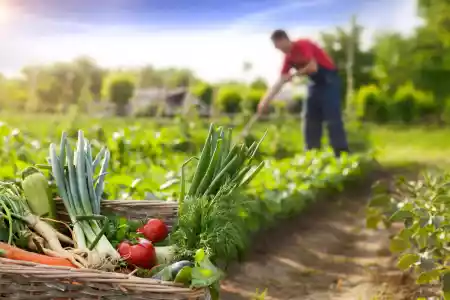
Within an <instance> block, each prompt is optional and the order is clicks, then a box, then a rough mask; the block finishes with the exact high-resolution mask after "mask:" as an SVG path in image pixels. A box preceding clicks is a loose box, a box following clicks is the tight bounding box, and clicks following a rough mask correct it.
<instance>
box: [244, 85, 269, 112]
mask: <svg viewBox="0 0 450 300" xmlns="http://www.w3.org/2000/svg"><path fill="white" fill-rule="evenodd" d="M264 94H265V90H263V89H254V88H253V89H251V90H250V91H249V92H248V93H247V95H246V97H245V98H244V99H243V100H242V102H241V109H242V111H245V112H250V113H255V112H256V110H257V108H258V103H259V101H260V100H261V98H262V97H263V96H264Z"/></svg>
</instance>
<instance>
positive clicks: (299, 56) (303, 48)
mask: <svg viewBox="0 0 450 300" xmlns="http://www.w3.org/2000/svg"><path fill="white" fill-rule="evenodd" d="M311 59H314V60H315V61H316V62H317V64H318V65H320V66H321V67H322V68H325V69H329V70H336V66H335V65H334V62H333V60H332V59H331V57H330V56H329V55H328V54H327V53H326V52H325V51H324V50H323V49H322V48H320V47H319V46H318V45H316V44H315V43H313V42H311V41H310V40H307V39H301V40H298V41H295V42H293V45H292V49H291V52H290V53H288V54H286V56H285V57H284V62H283V68H282V69H281V74H282V75H286V74H289V71H290V70H291V68H295V69H297V70H298V69H301V68H302V67H304V66H305V65H306V64H307V63H308V62H309V61H310V60H311Z"/></svg>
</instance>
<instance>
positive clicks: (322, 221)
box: [221, 171, 415, 300]
mask: <svg viewBox="0 0 450 300" xmlns="http://www.w3.org/2000/svg"><path fill="white" fill-rule="evenodd" d="M380 178H382V180H391V178H392V175H391V172H389V173H386V171H384V172H377V174H376V175H375V176H374V178H373V179H371V180H369V182H368V183H367V184H364V185H363V187H360V186H355V187H352V188H349V192H347V193H345V194H342V195H339V196H337V197H334V199H323V200H321V201H319V202H318V203H317V204H316V205H315V206H314V207H313V208H311V209H310V210H309V211H307V212H305V213H303V214H302V215H301V216H299V217H297V218H295V219H292V220H288V221H286V222H283V223H282V224H280V226H278V227H277V228H276V229H273V230H270V231H268V232H266V233H264V234H263V235H262V236H261V237H258V238H257V239H256V241H255V244H254V247H253V251H252V253H251V254H250V255H249V258H248V259H247V261H246V262H244V263H241V264H236V265H235V266H232V268H231V269H230V270H228V274H229V275H228V277H227V279H226V280H225V281H224V282H223V284H222V297H221V298H222V299H224V300H241V299H255V298H253V296H254V295H255V292H256V290H257V289H259V291H260V292H262V291H263V290H264V289H266V288H267V289H268V294H267V295H268V296H266V297H265V299H266V300H288V299H298V300H300V299H301V300H329V299H331V300H406V299H415V297H413V295H412V291H411V290H410V289H411V288H412V287H413V285H414V283H413V281H412V280H411V278H410V277H409V276H407V275H404V274H402V273H401V272H399V271H398V270H397V269H396V268H395V259H394V257H392V255H391V254H390V253H389V250H388V242H389V234H390V233H389V232H388V231H386V230H377V231H374V230H370V229H366V228H365V224H364V220H365V218H364V215H365V213H364V210H365V206H366V203H367V201H368V199H369V198H370V186H371V182H373V181H374V180H376V179H380Z"/></svg>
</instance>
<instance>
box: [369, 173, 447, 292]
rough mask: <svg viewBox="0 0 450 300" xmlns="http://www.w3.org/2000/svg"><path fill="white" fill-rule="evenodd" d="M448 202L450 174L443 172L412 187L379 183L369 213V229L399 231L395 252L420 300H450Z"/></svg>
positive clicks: (402, 181)
mask: <svg viewBox="0 0 450 300" xmlns="http://www.w3.org/2000/svg"><path fill="white" fill-rule="evenodd" d="M449 201H450V174H449V173H442V172H440V171H439V172H428V173H426V174H423V175H422V176H421V177H420V178H419V179H417V180H413V181H410V180H407V179H405V178H402V177H400V178H398V180H397V182H396V183H395V185H388V184H386V183H381V182H379V183H378V184H377V185H376V186H375V187H374V197H373V198H372V200H371V201H370V203H369V205H368V208H367V217H366V223H367V226H368V227H369V228H373V229H378V228H379V227H380V225H382V226H383V227H385V228H392V227H393V226H394V225H399V226H396V227H394V228H393V229H394V230H393V232H394V234H393V235H392V237H391V241H390V250H391V252H392V253H395V254H396V255H397V267H398V268H399V269H400V270H403V271H405V272H409V273H410V274H413V276H414V277H415V279H416V283H417V284H418V287H420V289H419V291H418V295H417V296H418V297H419V299H431V298H433V299H438V298H437V297H440V298H443V299H450V269H449V259H450V249H449V238H450V236H449V229H450V227H449V226H450V208H449V203H450V202H449ZM420 297H422V298H420ZM429 297H431V298H429Z"/></svg>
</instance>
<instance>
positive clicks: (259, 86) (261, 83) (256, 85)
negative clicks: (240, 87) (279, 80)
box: [250, 78, 268, 90]
mask: <svg viewBox="0 0 450 300" xmlns="http://www.w3.org/2000/svg"><path fill="white" fill-rule="evenodd" d="M250 88H252V89H256V90H267V88H268V86H267V82H266V81H265V80H264V79H263V78H256V79H255V80H254V81H253V82H252V83H251V84H250Z"/></svg>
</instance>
